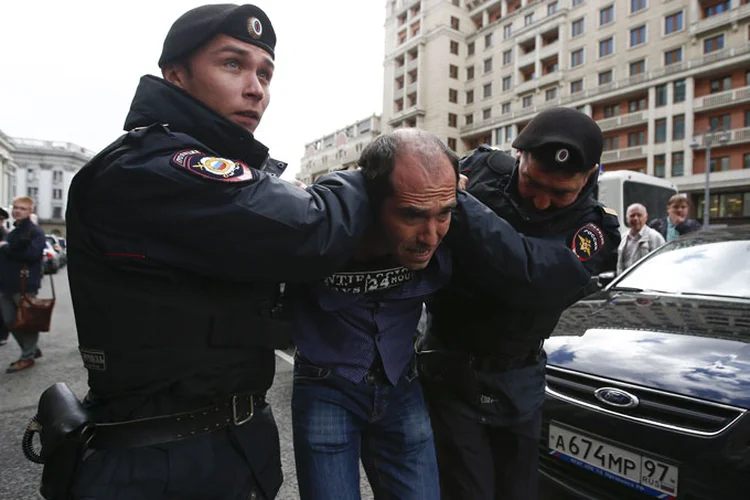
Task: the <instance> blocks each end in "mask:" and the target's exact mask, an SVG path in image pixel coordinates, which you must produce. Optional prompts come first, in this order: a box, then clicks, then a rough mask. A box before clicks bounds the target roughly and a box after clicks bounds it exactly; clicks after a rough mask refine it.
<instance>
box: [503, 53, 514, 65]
mask: <svg viewBox="0 0 750 500" xmlns="http://www.w3.org/2000/svg"><path fill="white" fill-rule="evenodd" d="M512 62H513V51H512V50H506V51H505V52H503V65H507V64H510V63H512Z"/></svg>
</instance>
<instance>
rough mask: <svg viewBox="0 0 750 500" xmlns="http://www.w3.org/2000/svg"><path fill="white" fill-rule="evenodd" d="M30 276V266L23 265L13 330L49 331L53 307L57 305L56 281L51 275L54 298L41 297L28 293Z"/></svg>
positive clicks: (26, 331)
mask: <svg viewBox="0 0 750 500" xmlns="http://www.w3.org/2000/svg"><path fill="white" fill-rule="evenodd" d="M28 277H29V268H28V266H23V269H21V300H20V302H19V303H18V309H16V320H15V322H14V323H13V328H12V329H11V330H12V331H14V332H21V333H36V332H48V331H49V327H50V323H51V321H52V309H53V308H54V307H55V281H54V280H53V279H52V275H50V277H49V280H50V283H51V284H52V298H51V299H39V298H36V297H29V296H28V295H26V279H27V278H28Z"/></svg>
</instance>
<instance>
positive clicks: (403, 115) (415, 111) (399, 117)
mask: <svg viewBox="0 0 750 500" xmlns="http://www.w3.org/2000/svg"><path fill="white" fill-rule="evenodd" d="M424 114H425V110H424V108H423V107H421V106H411V107H408V108H406V109H403V110H401V111H399V112H398V113H394V114H393V116H391V118H390V119H389V120H388V125H393V124H394V123H398V122H401V121H403V120H408V119H409V118H416V117H417V116H424Z"/></svg>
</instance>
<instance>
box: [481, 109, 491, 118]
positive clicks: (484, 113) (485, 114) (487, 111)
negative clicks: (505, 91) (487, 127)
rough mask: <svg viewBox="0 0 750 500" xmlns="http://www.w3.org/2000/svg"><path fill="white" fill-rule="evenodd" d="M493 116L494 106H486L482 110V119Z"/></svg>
mask: <svg viewBox="0 0 750 500" xmlns="http://www.w3.org/2000/svg"><path fill="white" fill-rule="evenodd" d="M490 118H492V108H486V109H483V110H482V120H489V119H490Z"/></svg>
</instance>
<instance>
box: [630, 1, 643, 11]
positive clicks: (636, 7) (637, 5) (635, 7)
mask: <svg viewBox="0 0 750 500" xmlns="http://www.w3.org/2000/svg"><path fill="white" fill-rule="evenodd" d="M645 8H646V0H630V12H638V11H640V10H643V9H645Z"/></svg>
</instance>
